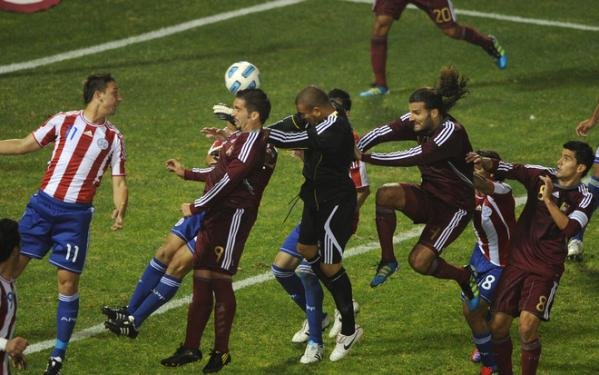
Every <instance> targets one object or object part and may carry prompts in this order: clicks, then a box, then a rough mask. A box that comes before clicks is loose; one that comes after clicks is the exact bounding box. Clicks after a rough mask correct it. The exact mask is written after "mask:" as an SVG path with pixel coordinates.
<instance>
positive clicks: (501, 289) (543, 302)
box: [491, 265, 559, 320]
mask: <svg viewBox="0 0 599 375" xmlns="http://www.w3.org/2000/svg"><path fill="white" fill-rule="evenodd" d="M558 285H559V279H557V280H556V279H555V278H552V277H547V276H542V275H537V274H534V273H531V272H528V271H524V270H521V269H519V268H517V267H514V266H512V265H507V266H506V267H505V268H504V269H503V273H502V274H501V279H500V280H499V285H498V286H497V291H496V292H495V301H494V302H493V306H492V307H491V310H492V311H493V312H501V313H504V314H508V315H511V316H513V317H518V316H519V315H520V312H522V311H528V312H529V313H531V314H534V315H536V316H537V317H539V319H541V320H549V315H550V313H551V307H552V306H553V301H554V299H555V292H556V291H557V287H558Z"/></svg>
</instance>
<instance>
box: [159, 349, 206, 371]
mask: <svg viewBox="0 0 599 375" xmlns="http://www.w3.org/2000/svg"><path fill="white" fill-rule="evenodd" d="M200 359H202V352H201V351H200V350H199V349H189V348H186V347H184V346H183V345H181V346H180V347H179V348H178V349H177V350H175V354H173V355H171V356H170V357H168V358H165V359H163V360H161V361H160V364H161V365H162V366H166V367H179V366H183V365H186V364H188V363H191V362H196V361H199V360H200Z"/></svg>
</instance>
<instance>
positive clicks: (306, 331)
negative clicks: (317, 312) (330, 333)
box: [291, 314, 331, 344]
mask: <svg viewBox="0 0 599 375" xmlns="http://www.w3.org/2000/svg"><path fill="white" fill-rule="evenodd" d="M329 324H331V320H330V319H329V315H328V314H323V318H322V330H323V331H324V329H325V328H327V327H328V326H329ZM309 338H310V326H309V325H308V319H304V321H303V322H302V328H300V329H299V331H297V332H296V333H294V334H293V337H292V338H291V342H292V343H294V344H301V343H303V342H306V341H308V339H309Z"/></svg>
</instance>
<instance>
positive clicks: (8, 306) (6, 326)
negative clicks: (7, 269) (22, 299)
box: [0, 276, 17, 375]
mask: <svg viewBox="0 0 599 375" xmlns="http://www.w3.org/2000/svg"><path fill="white" fill-rule="evenodd" d="M16 317H17V291H16V289H15V283H14V281H9V280H6V279H5V278H3V277H2V276H0V337H2V338H4V339H6V340H10V339H11V338H12V335H13V333H14V330H15V319H16ZM8 362H9V361H8V354H7V353H6V352H4V351H2V352H0V375H4V374H10V371H9V368H8V367H9V365H8Z"/></svg>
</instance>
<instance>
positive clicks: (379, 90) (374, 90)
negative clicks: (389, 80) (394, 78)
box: [360, 85, 389, 98]
mask: <svg viewBox="0 0 599 375" xmlns="http://www.w3.org/2000/svg"><path fill="white" fill-rule="evenodd" d="M388 93H389V89H388V88H387V87H385V86H376V85H373V86H372V87H371V88H369V89H368V90H366V91H362V92H361V93H360V96H361V97H363V98H368V97H372V96H382V95H387V94H388Z"/></svg>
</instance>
